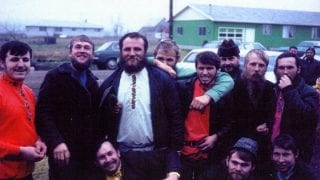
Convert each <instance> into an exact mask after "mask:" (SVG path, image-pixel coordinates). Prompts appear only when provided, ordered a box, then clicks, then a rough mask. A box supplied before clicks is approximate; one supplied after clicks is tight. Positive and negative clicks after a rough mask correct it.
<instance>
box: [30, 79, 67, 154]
mask: <svg viewBox="0 0 320 180" xmlns="http://www.w3.org/2000/svg"><path fill="white" fill-rule="evenodd" d="M57 86H58V85H57V80H56V79H55V77H54V75H53V74H47V75H46V77H45V79H44V81H43V83H42V85H41V88H40V92H39V97H38V103H37V108H36V120H35V124H36V129H37V132H38V133H39V135H40V137H41V139H42V140H44V141H45V143H46V144H47V145H48V147H49V149H51V150H52V149H54V148H55V147H56V146H57V145H59V144H61V143H64V139H63V138H62V136H61V135H60V133H59V130H58V129H57V126H56V122H55V120H56V115H57V114H58V112H56V108H57V107H56V106H57V99H58V92H57V90H58V87H57ZM60 88H61V87H60Z"/></svg>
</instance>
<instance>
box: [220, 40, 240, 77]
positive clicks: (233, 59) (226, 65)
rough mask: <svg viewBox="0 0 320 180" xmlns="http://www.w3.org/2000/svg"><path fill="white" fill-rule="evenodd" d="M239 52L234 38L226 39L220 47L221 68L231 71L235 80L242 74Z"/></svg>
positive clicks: (224, 70) (227, 71)
mask: <svg viewBox="0 0 320 180" xmlns="http://www.w3.org/2000/svg"><path fill="white" fill-rule="evenodd" d="M239 54H240V50H239V47H238V46H237V45H236V44H235V43H234V42H233V40H232V39H229V40H226V39H225V40H224V41H223V42H222V44H221V45H220V46H219V49H218V55H219V56H220V59H221V62H220V66H221V70H222V71H223V72H226V73H229V74H230V76H231V77H232V78H233V80H234V81H235V82H236V81H237V80H238V79H239V78H240V75H241V69H240V55H239Z"/></svg>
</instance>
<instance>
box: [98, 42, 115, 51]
mask: <svg viewBox="0 0 320 180" xmlns="http://www.w3.org/2000/svg"><path fill="white" fill-rule="evenodd" d="M111 44H112V42H106V43H104V44H102V45H101V46H100V47H99V48H98V49H97V51H103V50H105V49H107V48H108V47H109V46H110V45H111Z"/></svg>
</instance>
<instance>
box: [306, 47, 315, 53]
mask: <svg viewBox="0 0 320 180" xmlns="http://www.w3.org/2000/svg"><path fill="white" fill-rule="evenodd" d="M307 51H312V52H313V54H316V50H315V49H314V47H309V48H308V49H307V50H306V52H307Z"/></svg>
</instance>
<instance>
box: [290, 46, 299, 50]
mask: <svg viewBox="0 0 320 180" xmlns="http://www.w3.org/2000/svg"><path fill="white" fill-rule="evenodd" d="M290 49H298V48H297V46H290V47H289V50H290Z"/></svg>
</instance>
